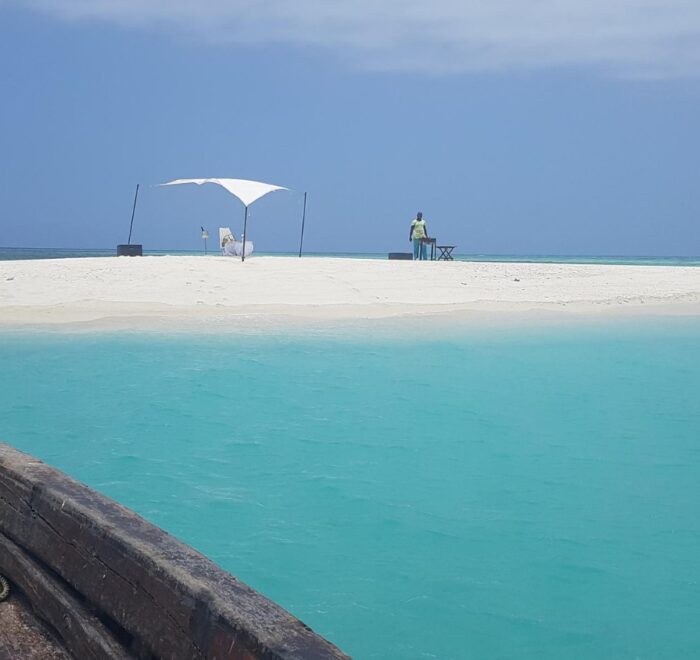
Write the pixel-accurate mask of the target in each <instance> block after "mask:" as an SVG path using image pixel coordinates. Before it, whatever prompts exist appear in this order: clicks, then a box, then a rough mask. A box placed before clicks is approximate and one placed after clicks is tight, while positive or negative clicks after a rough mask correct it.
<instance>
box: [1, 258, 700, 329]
mask: <svg viewBox="0 0 700 660" xmlns="http://www.w3.org/2000/svg"><path fill="white" fill-rule="evenodd" d="M606 313H607V314H610V315H613V316H614V315H618V316H619V315H635V314H644V315H652V314H655V315H658V314H662V315H671V316H674V315H693V316H699V317H700V268H697V267H667V266H602V265H573V264H526V263H477V262H458V261H454V262H430V261H427V262H404V261H388V260H386V261H385V260H372V259H342V258H330V257H328V258H325V257H304V258H302V259H299V258H292V257H255V256H253V257H251V258H249V259H247V260H246V261H245V263H241V261H240V260H238V259H235V258H228V257H197V256H191V257H184V256H162V257H140V258H139V257H131V258H130V257H120V258H116V257H113V258H80V259H52V260H27V261H0V328H6V329H7V328H22V327H31V328H47V327H53V328H56V327H66V326H68V327H83V328H97V329H100V328H103V329H110V328H115V329H117V328H132V329H149V328H156V329H159V328H162V329H168V328H172V329H178V328H180V329H199V330H207V329H224V328H233V329H235V328H239V327H240V328H245V327H253V326H255V327H259V326H265V325H269V324H279V323H282V324H295V323H296V324H306V323H314V322H326V321H349V320H362V319H389V318H405V317H412V318H415V317H426V316H429V317H431V318H433V317H435V316H438V315H439V316H441V317H442V318H450V319H454V318H458V317H459V318H465V319H472V320H478V319H484V318H494V317H497V316H499V315H507V316H508V317H509V318H510V319H512V318H513V315H516V316H518V317H525V316H527V315H532V314H540V315H543V314H544V315H545V316H548V317H550V318H552V317H559V318H562V317H568V318H573V317H575V316H587V317H590V316H591V315H596V316H598V315H600V314H606Z"/></svg>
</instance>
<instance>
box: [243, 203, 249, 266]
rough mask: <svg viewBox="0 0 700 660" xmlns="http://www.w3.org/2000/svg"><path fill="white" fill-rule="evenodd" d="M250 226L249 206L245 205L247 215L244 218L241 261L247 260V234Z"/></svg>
mask: <svg viewBox="0 0 700 660" xmlns="http://www.w3.org/2000/svg"><path fill="white" fill-rule="evenodd" d="M247 228H248V207H247V206H246V207H245V217H244V219H243V251H242V252H241V261H245V235H246V231H247Z"/></svg>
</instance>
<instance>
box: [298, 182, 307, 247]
mask: <svg viewBox="0 0 700 660" xmlns="http://www.w3.org/2000/svg"><path fill="white" fill-rule="evenodd" d="M305 221H306V193H304V211H303V212H302V214H301V240H300V241H299V257H300V258H301V248H302V246H303V245H304V222H305Z"/></svg>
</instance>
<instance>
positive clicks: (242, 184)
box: [160, 179, 289, 207]
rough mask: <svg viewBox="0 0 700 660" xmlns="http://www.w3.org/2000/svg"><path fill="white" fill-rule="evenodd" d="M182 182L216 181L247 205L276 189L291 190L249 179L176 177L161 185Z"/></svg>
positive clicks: (198, 183) (199, 184)
mask: <svg viewBox="0 0 700 660" xmlns="http://www.w3.org/2000/svg"><path fill="white" fill-rule="evenodd" d="M181 183H196V184H197V185H198V186H201V185H202V184H203V183H216V184H217V185H219V186H221V187H222V188H226V190H228V191H229V192H230V193H231V194H232V195H234V196H235V197H238V199H240V200H241V202H243V204H244V205H245V206H246V207H247V206H250V205H251V204H252V203H253V202H254V201H256V200H258V199H260V198H261V197H263V196H264V195H267V193H271V192H274V191H275V190H289V188H284V187H282V186H273V185H272V184H270V183H262V182H261V181H248V180H247V179H175V180H174V181H168V182H167V183H161V184H160V185H161V186H177V185H180V184H181Z"/></svg>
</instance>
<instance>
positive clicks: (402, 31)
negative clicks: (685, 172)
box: [0, 0, 700, 77]
mask: <svg viewBox="0 0 700 660" xmlns="http://www.w3.org/2000/svg"><path fill="white" fill-rule="evenodd" d="M3 2H4V3H5V4H6V5H8V4H9V5H14V6H22V7H26V8H30V9H35V10H39V11H42V12H45V13H49V14H52V15H54V16H57V17H60V18H63V19H67V20H101V21H111V22H115V23H119V24H122V25H126V26H138V27H155V28H158V29H167V30H170V31H172V30H177V31H178V32H180V33H185V34H190V35H194V36H196V37H198V38H203V39H210V40H217V41H229V42H234V43H258V44H268V43H280V44H291V45H296V46H311V47H314V48H317V49H319V50H322V51H325V52H330V53H332V54H333V55H335V56H338V57H340V58H343V59H348V60H350V61H351V62H353V63H354V64H356V65H359V66H362V67H365V68H371V69H386V70H405V71H425V72H428V73H452V72H488V71H505V70H534V69H543V68H557V67H580V68H586V69H591V68H595V69H597V70H599V71H601V72H604V73H606V74H610V75H618V76H628V77H684V76H693V77H695V76H698V75H700V1H699V0H479V1H475V0H432V1H429V0H423V1H421V0H346V1H343V0H0V4H2V3H3Z"/></svg>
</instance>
